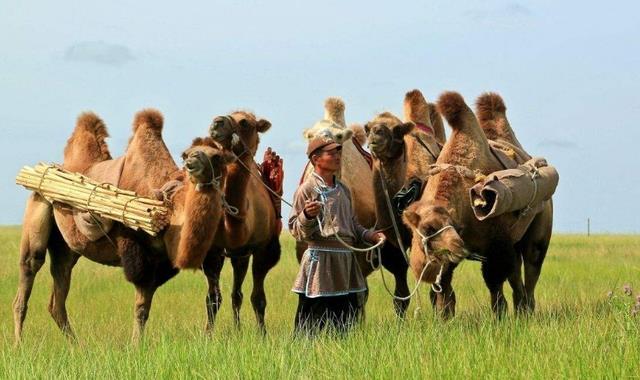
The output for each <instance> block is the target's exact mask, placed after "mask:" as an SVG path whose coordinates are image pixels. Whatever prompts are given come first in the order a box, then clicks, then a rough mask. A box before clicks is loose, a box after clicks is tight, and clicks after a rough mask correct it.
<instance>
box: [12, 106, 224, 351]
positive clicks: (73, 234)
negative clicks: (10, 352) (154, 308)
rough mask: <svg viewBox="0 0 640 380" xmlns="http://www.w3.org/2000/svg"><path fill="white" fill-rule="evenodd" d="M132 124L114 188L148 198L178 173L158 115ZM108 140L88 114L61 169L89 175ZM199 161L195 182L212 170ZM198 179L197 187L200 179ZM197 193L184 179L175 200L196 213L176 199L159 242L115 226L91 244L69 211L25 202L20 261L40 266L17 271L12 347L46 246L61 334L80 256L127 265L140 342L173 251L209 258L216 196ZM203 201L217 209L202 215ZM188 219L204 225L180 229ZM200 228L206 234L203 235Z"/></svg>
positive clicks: (36, 199)
mask: <svg viewBox="0 0 640 380" xmlns="http://www.w3.org/2000/svg"><path fill="white" fill-rule="evenodd" d="M149 117H150V118H149ZM135 120H136V121H135V122H134V128H133V130H134V136H133V137H132V139H131V140H130V144H129V147H128V149H127V152H126V160H125V165H124V168H123V175H122V176H123V178H122V180H121V181H120V184H119V187H121V188H124V189H127V190H132V191H135V192H137V193H139V194H142V195H146V196H149V195H151V193H152V192H151V191H150V189H154V188H157V187H160V186H158V184H163V183H164V182H166V181H168V180H169V179H170V178H171V175H172V174H174V173H175V172H176V171H177V167H176V165H175V163H174V162H173V159H172V158H171V155H170V154H169V152H168V150H166V147H165V145H164V142H162V137H161V135H160V133H159V131H160V130H161V128H162V123H161V120H162V118H161V115H160V114H159V113H158V112H157V111H151V112H149V111H145V112H142V113H139V114H138V115H137V116H136V119H135ZM149 120H151V122H150V121H149ZM149 127H151V128H149ZM151 129H152V130H155V131H156V132H157V133H155V136H156V140H155V141H154V140H153V138H152V135H153V134H149V133H148V131H149V130H151ZM106 135H107V133H106V128H105V127H104V124H103V123H102V122H101V121H99V118H97V117H96V116H95V115H88V114H84V115H83V116H81V118H80V119H79V123H78V125H77V126H76V129H75V130H74V133H73V135H72V138H71V139H69V142H68V146H67V147H66V148H65V161H64V164H63V166H64V167H65V168H79V167H84V168H85V171H86V170H88V169H89V168H90V167H91V165H93V164H95V163H98V162H103V159H104V158H106V157H110V155H109V154H108V150H107V147H106V144H105V143H104V137H105V136H106ZM97 141H101V144H97V143H96V142H97ZM163 149H164V150H163ZM194 149H196V148H194ZM197 149H199V150H201V151H202V153H204V156H205V158H207V159H208V160H210V161H212V165H213V166H214V170H216V172H218V173H224V169H225V167H226V166H225V164H226V163H225V162H217V161H216V160H215V156H220V157H223V154H222V153H220V151H219V149H213V148H211V147H209V146H206V147H198V148H197ZM83 154H84V156H83ZM198 157H199V159H198V160H199V162H200V166H201V167H202V168H203V170H202V171H198V172H195V171H194V172H193V173H191V175H192V176H194V175H197V176H199V175H201V174H202V173H206V171H207V170H209V171H210V167H211V165H209V164H208V163H202V162H201V161H202V159H203V156H202V155H199V156H198ZM83 165H84V166H83ZM83 172H84V171H83ZM209 178H210V177H209ZM199 180H200V181H202V178H200V179H199ZM123 184H125V185H123ZM194 189H195V184H193V183H192V182H191V181H185V183H184V187H183V188H182V190H179V191H178V194H177V195H176V198H177V199H188V200H189V201H193V202H194V207H195V208H194V209H189V207H190V206H191V205H189V204H185V203H184V202H176V200H175V199H174V206H175V208H174V210H173V213H172V221H171V223H170V227H168V229H167V230H166V231H165V233H164V235H163V236H161V237H158V238H151V237H149V236H146V235H145V234H142V233H139V232H134V231H133V230H130V229H128V228H125V227H124V226H122V225H121V224H116V225H115V226H114V227H113V228H112V229H111V231H109V233H108V235H107V236H106V237H104V238H101V239H98V240H96V241H95V242H89V241H88V240H87V239H86V238H85V237H84V236H83V235H82V234H80V233H79V232H78V229H77V227H76V226H75V222H74V220H73V210H71V209H69V208H67V207H65V206H63V205H60V204H56V205H55V206H54V207H52V206H51V204H49V203H48V202H46V201H45V200H44V199H42V197H40V196H38V195H33V196H32V197H31V198H30V199H29V201H28V203H27V209H26V212H25V223H24V224H23V243H22V244H21V250H20V255H21V262H22V263H29V262H33V261H34V260H36V262H37V264H36V265H21V272H20V283H19V287H18V292H17V294H16V298H15V300H14V319H15V338H16V342H18V341H20V337H21V333H22V326H23V322H24V318H25V317H26V306H27V302H28V299H29V295H30V293H31V289H32V287H33V282H34V279H35V275H36V273H37V271H38V270H39V268H40V266H41V265H42V264H41V262H40V260H42V261H44V252H45V250H46V249H47V248H48V249H49V251H50V255H51V273H52V276H53V288H54V289H53V293H52V296H51V304H50V312H51V315H52V316H53V318H54V320H55V321H56V323H57V324H58V326H59V327H60V328H61V330H62V331H63V332H64V333H65V334H66V335H68V336H70V337H74V336H75V335H74V334H73V330H72V329H71V325H70V324H69V321H68V318H67V312H66V306H65V301H66V297H67V293H68V291H69V283H70V281H71V271H72V269H73V266H74V265H75V263H76V262H77V260H78V258H79V257H80V255H79V254H81V255H83V256H85V257H87V258H89V259H91V260H93V261H96V262H99V263H102V264H106V265H122V266H124V272H125V276H126V278H127V279H128V280H130V281H132V282H133V283H134V285H135V286H136V306H135V324H134V334H133V338H134V341H138V340H139V339H141V337H142V332H143V330H144V326H145V323H146V321H147V319H148V317H149V309H150V307H151V299H152V297H153V294H154V292H155V290H156V289H157V288H158V287H159V286H160V285H161V284H163V283H164V282H165V281H167V280H168V279H169V278H171V277H172V276H173V275H175V274H176V273H177V270H175V269H174V268H173V265H172V261H174V260H175V258H176V257H177V256H178V253H179V249H178V247H183V249H186V250H191V249H200V250H204V252H206V251H207V250H208V247H206V246H204V245H205V244H204V243H206V240H205V242H204V243H203V242H202V241H201V240H202V239H203V238H204V237H206V236H213V235H214V234H215V229H216V228H217V226H218V221H219V220H220V217H221V210H220V194H219V193H218V192H217V190H215V189H210V190H205V191H202V192H198V193H197V194H196V193H195V190H194ZM216 194H217V195H216ZM205 198H206V199H205ZM201 202H208V203H212V204H213V205H217V206H216V207H214V209H213V210H212V209H211V208H209V209H208V210H206V212H202V210H203V206H202V203H201ZM189 213H191V214H189ZM52 215H53V218H52V217H51V216H52ZM193 216H196V217H198V216H199V217H201V218H202V219H201V220H200V221H199V222H202V221H203V220H204V221H205V222H206V223H204V224H203V223H200V225H197V221H194V220H191V221H189V222H188V223H186V224H185V223H184V221H185V219H189V218H191V217H193ZM205 228H208V229H207V230H206V231H205ZM190 229H192V230H191V231H190ZM185 239H186V240H185ZM190 241H191V242H193V241H198V245H194V244H190ZM181 244H182V245H181ZM192 253H193V254H195V255H198V252H189V254H192ZM200 254H201V253H200ZM180 255H181V257H184V255H185V253H184V252H182V253H180Z"/></svg>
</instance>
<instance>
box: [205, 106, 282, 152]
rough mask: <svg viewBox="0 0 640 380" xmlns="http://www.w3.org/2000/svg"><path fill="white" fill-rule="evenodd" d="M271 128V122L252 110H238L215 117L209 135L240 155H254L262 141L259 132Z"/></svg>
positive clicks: (225, 147)
mask: <svg viewBox="0 0 640 380" xmlns="http://www.w3.org/2000/svg"><path fill="white" fill-rule="evenodd" d="M269 128H271V123H270V122H269V121H268V120H265V119H257V118H256V116H255V115H254V114H253V113H251V112H246V111H236V112H233V113H231V114H230V115H225V116H217V117H215V118H214V119H213V122H211V126H209V136H211V138H212V139H213V140H215V141H216V142H218V143H219V144H220V145H222V147H223V148H224V149H228V150H231V151H233V153H235V154H236V155H237V156H238V157H240V156H241V155H243V154H245V153H250V154H251V157H253V156H254V155H255V153H256V151H257V150H258V144H259V143H260V137H259V136H258V134H259V133H264V132H266V131H268V130H269Z"/></svg>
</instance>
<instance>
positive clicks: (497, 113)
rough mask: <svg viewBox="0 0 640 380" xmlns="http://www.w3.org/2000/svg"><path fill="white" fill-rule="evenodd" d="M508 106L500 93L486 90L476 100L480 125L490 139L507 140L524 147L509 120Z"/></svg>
mask: <svg viewBox="0 0 640 380" xmlns="http://www.w3.org/2000/svg"><path fill="white" fill-rule="evenodd" d="M506 112H507V107H506V106H505V105H504V101H503V100H502V98H501V97H500V95H498V94H496V93H494V92H486V93H484V94H482V95H480V96H479V97H478V99H477V100H476V113H477V115H478V121H479V122H480V127H481V128H482V130H483V131H484V133H485V135H486V136H487V138H488V139H489V140H495V141H499V140H505V141H508V142H510V143H511V144H514V145H515V146H517V147H519V148H522V145H520V142H519V141H518V139H517V138H516V135H515V133H514V132H513V130H512V129H511V126H510V125H509V121H508V120H507V114H506Z"/></svg>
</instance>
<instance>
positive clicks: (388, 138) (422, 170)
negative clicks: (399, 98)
mask: <svg viewBox="0 0 640 380" xmlns="http://www.w3.org/2000/svg"><path fill="white" fill-rule="evenodd" d="M404 114H405V122H402V121H400V119H399V118H397V117H396V116H394V115H393V114H391V113H390V112H383V113H381V114H379V115H377V116H376V117H375V118H374V119H373V120H372V121H370V122H368V123H367V124H366V125H365V130H366V131H367V133H368V142H369V148H370V149H371V152H372V153H373V181H372V186H373V189H374V194H375V198H374V199H375V207H376V215H377V217H378V227H379V228H380V229H382V230H383V233H384V234H385V236H386V238H387V246H388V247H389V248H391V249H389V251H390V252H389V254H387V255H386V256H385V255H384V253H383V256H382V258H383V263H384V262H385V260H386V261H387V262H388V264H387V265H388V267H391V266H393V267H395V268H396V270H395V271H393V272H394V274H395V275H396V289H395V292H394V295H395V296H396V297H407V296H408V295H409V289H408V287H406V286H405V285H406V284H407V280H406V276H407V274H406V272H407V268H408V263H407V262H406V260H405V258H404V254H403V252H402V249H401V248H403V247H408V246H409V244H410V242H411V232H410V231H408V230H407V229H406V228H405V227H404V226H403V225H402V223H401V222H400V218H399V215H398V216H397V215H394V214H395V212H397V211H402V210H397V209H396V210H394V214H390V213H389V203H388V202H390V201H391V199H390V198H391V197H393V196H394V195H395V194H396V193H398V191H400V190H401V189H403V188H409V187H411V186H412V185H413V186H415V185H414V184H413V181H415V180H417V181H418V185H417V189H416V190H414V191H415V192H416V195H417V194H419V191H420V190H421V189H422V182H423V181H426V179H427V178H428V176H429V169H430V167H429V166H430V165H431V164H433V163H435V161H436V159H437V157H438V155H439V154H440V147H439V145H438V140H437V139H436V136H435V134H434V130H433V126H432V124H431V120H432V119H435V118H436V117H437V118H439V117H440V116H439V115H438V114H437V115H435V117H433V115H431V109H430V108H429V106H428V104H427V101H426V100H425V99H424V97H423V95H422V93H421V92H420V91H419V90H413V91H410V92H408V93H407V94H406V96H405V100H404ZM387 197H389V199H387ZM394 223H395V226H396V227H397V228H398V230H399V232H400V236H397V235H396V232H395V228H394ZM400 275H402V276H403V277H404V278H398V277H399V276H400ZM398 284H402V285H403V286H401V287H398ZM394 305H395V306H396V310H402V311H403V312H404V310H406V308H407V306H408V305H409V301H408V300H405V301H402V300H400V299H398V298H395V299H394Z"/></svg>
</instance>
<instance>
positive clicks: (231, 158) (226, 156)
mask: <svg viewBox="0 0 640 380" xmlns="http://www.w3.org/2000/svg"><path fill="white" fill-rule="evenodd" d="M236 158H238V157H237V156H236V155H235V154H233V152H229V151H224V152H223V153H222V161H223V162H224V164H225V165H228V164H231V163H233V162H235V161H236Z"/></svg>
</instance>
